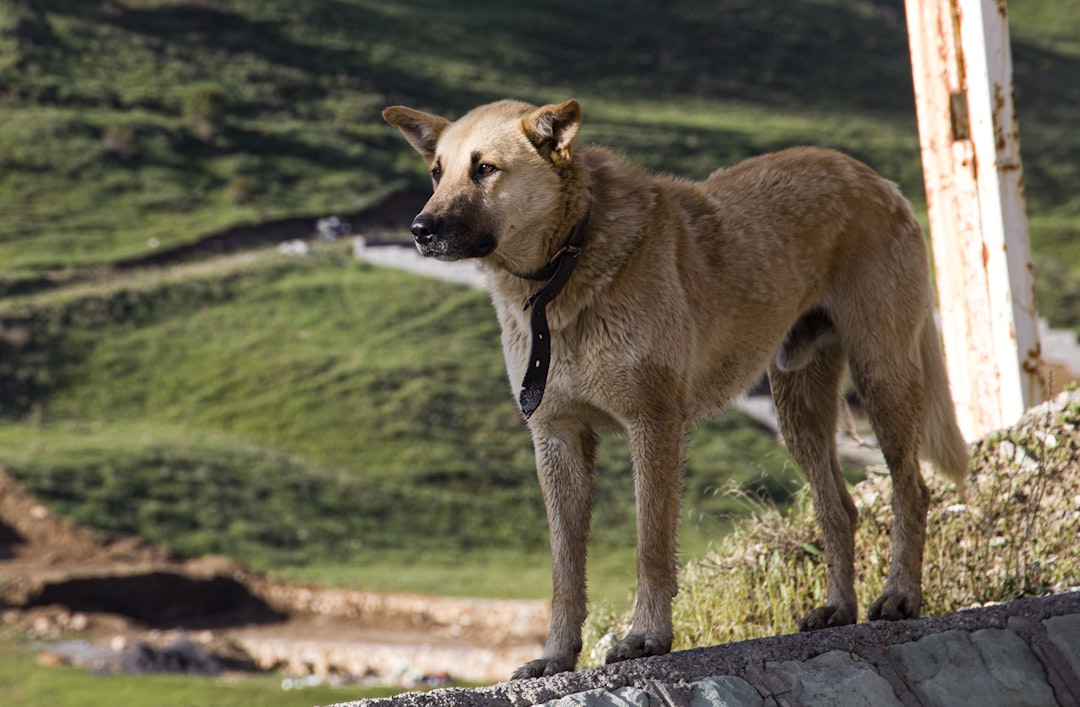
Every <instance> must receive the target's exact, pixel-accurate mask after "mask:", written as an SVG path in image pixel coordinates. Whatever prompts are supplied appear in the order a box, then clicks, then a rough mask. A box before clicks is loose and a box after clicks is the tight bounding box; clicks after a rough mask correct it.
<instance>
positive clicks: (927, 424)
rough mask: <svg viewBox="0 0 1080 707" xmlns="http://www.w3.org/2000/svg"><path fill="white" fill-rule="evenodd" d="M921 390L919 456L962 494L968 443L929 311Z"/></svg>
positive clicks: (924, 344) (924, 333)
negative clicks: (923, 398)
mask: <svg viewBox="0 0 1080 707" xmlns="http://www.w3.org/2000/svg"><path fill="white" fill-rule="evenodd" d="M919 350H920V353H921V355H922V369H923V390H924V391H925V400H924V406H925V411H924V414H923V424H922V435H921V438H920V446H921V449H922V456H923V457H925V458H926V459H927V460H928V461H929V462H930V463H931V464H933V465H934V466H935V467H936V468H937V470H938V471H940V472H942V473H943V474H945V475H946V476H947V477H949V478H950V479H952V481H953V482H954V483H955V484H956V486H957V488H958V489H960V490H961V491H962V490H963V488H964V483H965V481H966V480H967V475H968V468H969V465H970V463H971V454H970V452H969V451H968V445H967V442H965V441H964V436H963V435H962V434H961V433H960V428H959V427H958V426H957V424H956V409H955V408H954V406H953V401H952V394H951V392H950V391H949V376H948V374H947V373H946V372H945V359H944V357H943V356H942V353H941V343H940V342H939V340H938V330H937V326H936V325H935V324H934V315H933V313H932V312H931V313H930V314H929V315H928V316H927V318H926V323H925V324H924V326H923V332H922V341H921V342H920V343H919Z"/></svg>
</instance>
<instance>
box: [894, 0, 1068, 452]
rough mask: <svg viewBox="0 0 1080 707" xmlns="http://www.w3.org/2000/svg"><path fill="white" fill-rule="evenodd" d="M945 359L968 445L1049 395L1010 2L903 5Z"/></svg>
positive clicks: (938, 0) (921, 0)
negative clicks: (1022, 152) (1023, 162)
mask: <svg viewBox="0 0 1080 707" xmlns="http://www.w3.org/2000/svg"><path fill="white" fill-rule="evenodd" d="M905 2H906V9H907V23H908V38H909V43H910V46H911V64H912V74H913V77H914V84H915V101H916V104H917V112H918V121H919V142H920V145H921V152H922V161H923V175H924V179H925V182H926V200H927V206H928V209H929V219H930V235H931V239H932V244H933V253H934V269H935V276H936V280H937V290H938V300H939V305H940V308H941V327H942V338H943V343H944V346H945V358H946V361H947V364H948V369H949V377H950V381H951V384H952V392H953V399H954V400H955V402H956V407H957V415H958V418H959V422H960V428H961V429H962V430H963V432H964V435H965V436H966V437H967V438H968V439H969V440H970V439H974V438H976V437H979V436H981V435H983V434H985V433H987V432H989V431H992V430H994V429H999V428H1001V427H1004V426H1006V425H1009V424H1012V423H1013V422H1015V421H1016V419H1017V418H1019V417H1020V415H1021V414H1022V413H1023V412H1024V410H1026V409H1027V408H1028V407H1030V406H1032V405H1034V404H1036V403H1038V402H1040V401H1041V400H1043V399H1044V398H1045V396H1046V391H1045V390H1044V388H1045V382H1044V380H1043V370H1042V369H1043V365H1042V352H1041V347H1040V343H1039V329H1038V316H1037V312H1036V308H1035V291H1034V276H1033V272H1032V266H1031V248H1030V245H1029V243H1028V229H1027V216H1026V213H1025V206H1024V180H1023V171H1022V169H1021V163H1020V133H1019V127H1018V123H1017V119H1016V110H1015V105H1014V102H1013V79H1012V56H1011V52H1010V50H1009V27H1008V14H1007V11H1006V7H1005V0H905Z"/></svg>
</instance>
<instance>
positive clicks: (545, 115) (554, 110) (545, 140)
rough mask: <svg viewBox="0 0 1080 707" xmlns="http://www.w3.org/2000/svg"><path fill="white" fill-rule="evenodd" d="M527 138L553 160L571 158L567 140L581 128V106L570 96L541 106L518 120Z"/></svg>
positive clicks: (564, 160)
mask: <svg viewBox="0 0 1080 707" xmlns="http://www.w3.org/2000/svg"><path fill="white" fill-rule="evenodd" d="M521 128H522V130H524V131H525V136H526V137H527V138H529V142H531V143H532V144H533V145H535V146H536V149H537V150H540V152H541V153H543V154H548V155H550V156H551V159H552V160H553V161H556V162H567V161H569V159H570V142H571V141H572V140H573V139H574V136H575V135H577V133H578V130H579V129H580V128H581V106H579V105H578V102H577V101H575V100H573V99H570V100H569V101H566V102H565V103H560V104H558V105H550V106H542V107H540V108H537V109H536V110H535V111H533V112H532V113H530V114H529V115H527V116H525V117H524V118H522V120H521Z"/></svg>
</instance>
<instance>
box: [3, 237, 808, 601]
mask: <svg viewBox="0 0 1080 707" xmlns="http://www.w3.org/2000/svg"><path fill="white" fill-rule="evenodd" d="M388 292H393V293H394V297H392V298H387V297H386V293H388ZM0 320H3V321H4V322H5V328H7V329H9V330H19V329H20V328H21V329H22V330H24V331H25V332H26V334H25V337H26V343H25V344H24V346H23V347H22V348H21V349H17V350H14V349H13V350H12V352H11V353H12V356H11V359H10V360H11V361H12V362H13V364H14V365H13V367H12V369H11V370H10V371H9V372H8V375H7V376H6V377H4V378H3V380H4V381H5V382H6V383H7V384H8V387H9V390H10V391H11V394H9V395H8V396H5V397H6V398H7V399H8V400H9V401H13V403H12V404H11V407H10V408H9V409H8V413H9V416H10V417H12V418H15V420H12V421H10V422H9V423H8V424H7V425H4V426H2V427H0V461H2V462H3V463H5V464H7V465H8V466H10V467H11V468H12V469H13V471H14V472H15V473H16V474H17V475H18V476H19V478H21V479H22V480H23V481H24V482H25V483H26V485H27V487H28V488H29V489H30V490H31V491H32V492H34V493H35V494H36V495H37V496H38V497H39V498H42V499H43V500H45V501H47V502H48V503H50V505H52V506H54V507H55V508H57V509H58V510H59V511H60V512H62V513H63V514H65V515H68V516H70V517H72V518H74V519H76V520H77V521H79V522H81V523H86V524H89V525H93V526H96V527H99V528H103V529H106V530H113V531H117V532H124V533H134V534H138V535H141V536H142V537H145V538H147V539H150V540H152V541H155V542H159V543H163V544H167V545H169V546H171V547H173V548H174V549H176V550H177V551H178V552H181V553H183V554H187V555H198V554H202V553H208V552H209V553H223V554H228V555H231V556H233V557H236V558H237V559H240V560H242V561H244V562H247V563H249V564H251V565H252V566H254V567H256V568H258V569H262V570H284V571H288V572H289V573H290V574H291V575H292V576H296V575H297V574H298V573H300V574H302V573H303V571H304V568H307V567H310V568H311V570H312V572H313V573H315V575H316V576H319V577H324V576H329V575H336V576H338V577H339V578H342V579H344V578H345V577H346V576H348V575H349V574H350V572H349V571H348V570H347V569H346V568H348V567H352V570H351V583H354V584H362V585H365V586H376V585H377V586H380V587H382V588H387V589H390V588H395V586H394V585H395V584H397V585H398V586H397V587H396V588H408V589H426V590H435V589H440V590H442V591H444V592H446V591H449V592H452V593H475V592H478V591H479V592H480V593H482V594H486V595H492V594H494V595H499V594H505V593H507V592H508V591H509V592H511V593H517V592H521V591H526V592H528V595H530V596H543V595H544V594H545V593H546V588H545V587H546V582H539V583H528V584H527V585H525V587H523V588H522V589H517V588H514V586H513V582H512V581H511V578H512V577H513V576H516V575H517V573H518V571H519V569H520V567H521V566H522V565H523V564H525V563H524V562H515V563H510V564H509V565H508V566H507V568H506V570H505V571H503V572H498V568H499V567H500V566H501V563H500V562H496V561H492V559H491V558H492V557H499V558H504V557H506V556H507V555H512V554H514V555H517V554H520V555H526V556H528V558H529V560H530V563H534V564H535V565H536V566H537V567H546V560H544V559H540V558H543V557H544V555H545V554H546V544H547V540H546V525H545V522H544V516H543V504H542V500H541V499H540V495H539V490H538V488H537V484H536V483H535V479H534V472H533V462H532V454H531V442H530V439H529V436H528V434H527V432H526V431H525V429H524V426H523V424H522V423H521V420H520V414H519V413H518V412H517V410H516V408H515V406H514V402H513V400H512V398H511V396H510V395H509V394H508V390H509V386H508V384H507V383H506V379H505V374H504V373H503V371H502V362H501V354H500V352H499V347H498V344H497V340H498V331H497V324H496V322H495V320H494V317H493V316H492V314H491V311H490V304H489V303H488V302H487V301H486V295H485V294H484V293H482V292H480V291H476V290H472V289H470V288H467V287H463V286H457V285H451V284H446V283H441V282H437V281H432V280H426V279H421V278H416V277H412V276H409V275H405V274H402V273H398V272H395V271H391V270H385V269H381V268H376V267H372V266H368V265H363V264H360V263H357V262H355V261H352V260H351V259H349V258H347V257H344V255H343V253H342V250H341V248H340V247H337V246H326V247H323V248H321V249H319V250H318V251H317V253H316V254H315V255H313V256H310V257H308V258H305V259H290V258H287V257H286V256H282V255H280V254H278V253H277V252H276V251H274V250H269V251H265V252H261V253H255V254H249V255H243V256H237V257H235V258H232V259H228V260H223V261H219V262H217V263H215V264H214V265H213V267H207V266H205V265H202V264H197V265H189V266H181V267H178V268H176V269H174V270H172V271H170V272H167V273H160V272H155V273H152V274H147V275H146V276H145V277H144V278H139V277H135V278H133V279H131V280H124V281H116V280H106V281H105V282H102V283H98V284H95V285H92V286H87V287H86V288H83V289H82V290H81V291H78V292H73V291H71V290H63V291H60V292H57V293H48V294H45V295H36V296H33V297H29V298H23V299H11V300H9V301H8V303H7V304H6V305H0ZM20 385H21V387H20ZM20 419H21V421H16V420H20ZM418 440H423V442H422V443H419V444H418V443H417V441H418ZM600 460H601V461H600V468H601V474H600V478H599V480H598V486H597V522H596V530H595V533H594V545H595V546H596V548H597V555H598V556H599V557H604V556H606V554H607V552H608V550H610V551H613V552H615V554H616V556H618V557H620V558H622V559H624V560H625V562H626V567H627V568H630V567H632V561H631V560H630V559H629V558H627V557H626V555H627V553H626V552H625V550H627V549H629V548H631V547H632V546H633V513H632V509H633V500H632V483H631V481H630V470H629V459H628V453H627V452H626V451H625V449H624V445H623V442H622V440H621V439H619V438H618V437H616V436H614V435H612V436H608V437H606V438H605V439H604V443H603V445H602V452H601V456H600ZM796 479H797V477H796V472H795V471H794V468H793V467H792V465H791V464H790V462H789V459H788V457H787V455H786V453H785V452H784V451H783V450H782V449H780V448H778V447H777V446H776V445H775V443H774V442H773V441H772V439H771V437H770V436H769V435H768V434H767V433H766V432H763V431H760V430H758V429H756V428H754V427H753V426H752V425H750V424H748V423H747V422H746V421H745V420H743V419H742V418H741V417H740V416H738V415H732V416H727V417H723V418H718V419H717V420H715V421H713V422H710V423H709V424H708V425H706V426H705V427H704V428H703V429H702V430H701V431H700V433H699V434H698V436H696V437H695V440H694V443H693V444H692V447H691V451H690V454H689V461H688V473H687V489H688V502H687V506H686V510H687V519H688V520H687V522H686V527H687V533H686V546H687V548H688V549H689V550H692V551H695V552H697V551H700V550H703V549H704V547H705V543H706V539H707V538H708V537H710V536H713V537H714V536H716V535H718V534H720V532H721V531H722V530H723V529H724V527H725V524H726V522H727V518H728V517H729V516H731V515H734V514H736V513H737V512H738V506H737V504H734V503H732V500H731V499H730V497H728V496H726V495H725V494H722V493H717V490H718V489H722V488H724V487H725V486H726V485H727V484H735V485H738V486H740V487H741V488H743V490H745V491H751V492H760V493H762V494H765V495H768V496H770V497H773V498H777V499H782V498H784V497H786V495H787V494H789V493H790V492H791V490H792V489H794V488H795V487H796V486H797V485H798V482H797V480H796ZM474 556H475V557H477V558H478V560H479V564H481V565H483V566H485V567H486V568H487V569H486V570H485V571H484V572H483V573H481V574H482V576H483V578H484V583H486V584H488V585H489V586H488V587H487V588H486V589H485V588H482V587H478V586H477V585H478V583H479V582H478V581H477V578H475V577H467V576H466V575H467V574H468V573H459V574H460V575H461V577H460V579H459V581H461V582H464V583H465V584H464V585H462V586H457V585H455V583H453V582H450V583H447V581H446V580H447V577H446V576H444V574H450V573H436V574H435V575H434V577H435V579H434V580H428V579H423V577H426V576H427V575H428V570H429V569H430V568H428V570H425V569H424V567H425V566H427V565H429V564H430V565H434V566H438V565H439V564H440V558H442V562H443V563H445V566H446V567H450V566H455V565H456V566H460V564H461V562H462V561H463V557H464V558H471V557H474ZM373 564H374V565H377V566H382V567H389V566H391V565H395V564H396V565H397V566H398V568H399V571H397V572H386V571H383V572H377V573H376V572H373V571H372V570H371V567H372V566H373ZM412 568H415V569H416V571H417V572H418V573H419V577H412ZM493 574H494V576H493ZM376 575H377V576H376ZM410 577H412V578H411V579H410ZM625 584H629V582H624V585H625ZM599 586H601V587H602V586H606V585H605V584H603V582H602V581H601V583H600V584H599ZM625 591H626V589H625V586H624V587H623V588H622V589H621V590H619V594H620V595H623V594H625Z"/></svg>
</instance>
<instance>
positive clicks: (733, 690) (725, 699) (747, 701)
mask: <svg viewBox="0 0 1080 707" xmlns="http://www.w3.org/2000/svg"><path fill="white" fill-rule="evenodd" d="M690 687H691V689H692V692H691V695H690V707H762V705H763V704H765V699H764V698H763V697H762V696H761V695H759V694H758V691H757V690H755V689H754V686H753V685H751V684H750V683H748V682H746V681H745V680H743V679H742V678H739V677H735V676H734V675H721V676H719V677H714V678H706V679H704V680H698V681H697V682H694V683H692V684H691V685H690Z"/></svg>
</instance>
